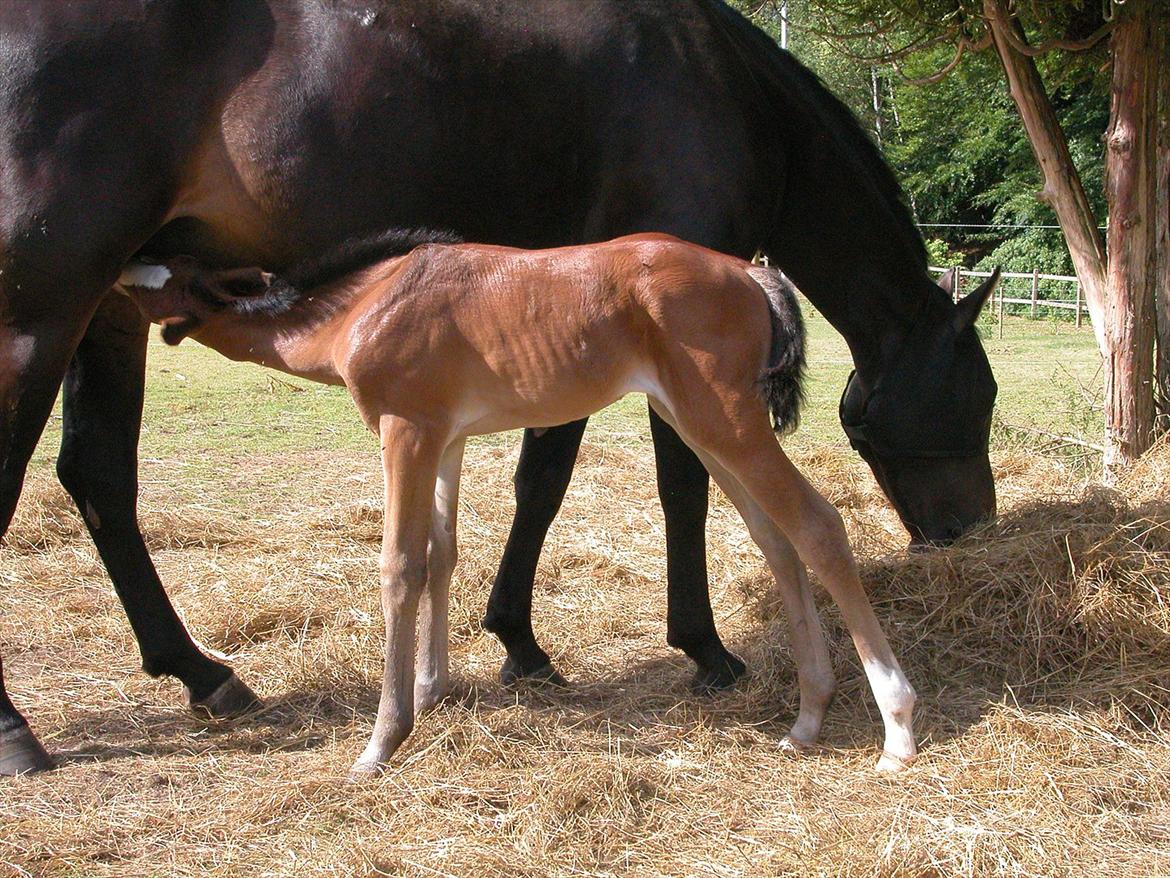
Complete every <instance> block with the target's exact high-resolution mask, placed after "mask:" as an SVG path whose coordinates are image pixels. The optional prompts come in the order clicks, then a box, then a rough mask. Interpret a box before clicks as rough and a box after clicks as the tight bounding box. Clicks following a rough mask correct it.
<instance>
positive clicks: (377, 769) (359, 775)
mask: <svg viewBox="0 0 1170 878" xmlns="http://www.w3.org/2000/svg"><path fill="white" fill-rule="evenodd" d="M385 771H386V766H385V765H384V764H382V763H381V762H367V761H366V760H364V759H359V760H358V761H357V762H355V763H354V764H353V766H352V767H351V768H350V769H349V774H347V775H346V776H345V782H346V783H365V782H366V781H368V780H373V779H375V778H378V777H381V776H382V775H383V774H384V773H385Z"/></svg>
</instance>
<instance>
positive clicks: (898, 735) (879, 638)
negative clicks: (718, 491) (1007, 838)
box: [672, 387, 918, 771]
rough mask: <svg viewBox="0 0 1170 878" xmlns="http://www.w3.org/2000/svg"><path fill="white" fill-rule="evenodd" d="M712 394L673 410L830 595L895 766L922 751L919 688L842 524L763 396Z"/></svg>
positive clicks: (886, 760)
mask: <svg viewBox="0 0 1170 878" xmlns="http://www.w3.org/2000/svg"><path fill="white" fill-rule="evenodd" d="M710 390H711V394H710V396H709V397H708V398H707V399H705V400H703V401H702V404H697V405H696V406H695V411H688V410H686V409H685V408H684V409H681V410H678V411H674V410H673V409H672V415H673V416H674V418H675V420H676V421H677V422H678V423H679V426H680V428H681V430H680V432H681V433H682V435H683V436H684V437H685V438H686V439H687V441H688V443H689V444H691V445H692V447H695V448H702V449H703V450H704V451H705V452H706V453H707V454H709V455H711V456H712V457H713V458H714V459H715V461H716V462H717V463H718V464H719V466H720V467H722V468H723V469H726V470H727V471H728V472H729V473H730V474H731V476H732V477H733V478H734V479H735V480H736V481H737V482H739V483H740V484H741V485H742V486H743V488H744V490H745V492H746V493H747V495H748V496H749V497H750V499H751V500H753V501H754V502H755V503H756V504H757V505H758V506H759V507H760V508H761V509H763V511H764V512H765V513H766V514H767V516H768V517H769V518H770V519H771V520H772V522H773V523H774V524H775V525H776V526H777V527H778V528H779V529H780V530H782V531H783V532H784V535H785V536H786V537H788V539H789V540H790V541H791V543H792V544H793V546H795V548H796V551H797V552H798V553H799V554H800V558H801V560H802V561H804V562H805V564H807V565H808V567H809V568H810V569H812V571H813V572H814V573H816V574H817V577H818V578H819V579H820V581H821V584H822V585H823V586H824V587H825V588H826V590H827V591H828V592H829V594H830V595H831V596H832V598H833V600H834V602H835V603H836V604H837V606H838V608H839V609H840V611H841V616H842V618H843V619H844V621H845V625H846V627H847V628H848V629H849V633H850V635H851V636H852V638H853V643H854V646H855V647H856V648H857V653H858V655H859V656H860V657H861V662H862V666H863V667H864V668H865V673H866V677H867V678H868V679H869V684H870V688H871V690H872V691H873V694H874V699H875V700H876V701H877V704H878V709H879V710H880V711H881V714H882V721H883V723H884V725H885V732H886V735H885V745H884V752H883V754H882V757H881V759H880V760H878V764H877V768H878V770H881V771H897V770H899V769H901V768H903V767H905V766H906V765H907V764H909V763H910V762H911V761H913V759H914V757H915V755H916V754H917V752H918V751H917V747H916V745H915V743H914V732H913V729H912V726H911V722H912V715H913V711H914V700H915V695H914V689H913V688H912V687H911V686H910V683H909V682H908V681H907V680H906V677H905V675H904V674H903V673H902V668H901V667H900V666H899V664H898V660H897V658H895V657H894V653H893V650H891V649H890V644H889V641H887V640H886V636H885V633H884V632H883V631H882V629H881V625H880V624H879V623H878V620H877V617H876V616H875V615H874V612H873V607H872V606H871V605H870V603H869V599H868V598H867V597H866V595H865V590H864V589H863V588H862V585H861V580H860V578H859V577H858V575H857V563H856V561H855V560H854V558H853V551H852V549H851V548H850V546H849V539H848V537H847V536H846V534H845V525H844V523H843V522H842V521H841V516H840V515H839V514H838V513H837V510H836V509H834V508H833V506H832V504H831V503H829V502H828V501H827V500H825V498H824V497H822V496H821V495H820V494H818V493H817V492H816V490H815V489H813V487H812V486H811V485H810V484H809V483H808V482H807V481H806V480H805V478H804V476H802V475H801V474H800V473H799V472H798V471H797V469H796V467H794V466H793V465H792V462H791V461H790V460H789V459H788V457H787V455H785V454H784V452H783V451H782V450H781V449H780V446H779V444H777V442H776V437H775V436H774V435H773V434H772V431H771V429H770V428H769V426H768V420H767V418H766V416H765V413H764V410H763V407H762V406H761V405H760V401H759V399H758V397H755V396H754V394H753V395H749V394H748V393H743V392H740V391H732V390H729V389H728V388H727V387H721V388H715V387H711V388H710Z"/></svg>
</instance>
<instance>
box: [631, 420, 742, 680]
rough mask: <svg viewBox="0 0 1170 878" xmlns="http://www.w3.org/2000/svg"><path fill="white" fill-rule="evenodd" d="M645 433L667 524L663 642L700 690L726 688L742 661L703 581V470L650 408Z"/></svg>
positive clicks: (705, 496)
mask: <svg viewBox="0 0 1170 878" xmlns="http://www.w3.org/2000/svg"><path fill="white" fill-rule="evenodd" d="M650 435H651V436H652V437H653V439H654V462H655V465H656V467H657V470H658V497H659V499H660V500H661V502H662V514H663V517H664V519H665V521H666V588H667V591H666V642H667V643H669V644H670V645H671V646H673V647H675V648H677V649H681V650H682V651H683V652H684V653H686V654H687V656H689V657H690V658H691V660H692V661H694V663H695V664H696V665H697V666H698V670H697V671H696V672H695V678H694V686H695V688H696V689H698V690H700V691H712V690H718V689H727V688H730V687H731V686H734V685H735V681H736V680H737V679H738V678H739V677H740V676H741V675H742V674H743V672H744V670H745V667H744V663H743V662H742V661H740V660H739V658H737V657H736V656H734V655H732V654H731V653H730V652H728V651H727V648H726V647H725V646H724V645H723V641H721V640H720V639H719V634H718V632H716V630H715V617H714V614H713V613H712V611H711V593H710V586H709V584H708V581H707V541H706V525H707V499H708V489H709V479H708V477H707V470H706V469H705V468H704V467H703V464H702V462H701V461H700V460H699V458H698V457H696V456H695V453H694V452H693V451H691V449H690V448H688V447H687V444H686V443H685V442H683V441H682V439H680V438H679V435H678V433H676V432H675V431H674V429H673V428H672V427H671V426H670V425H669V424H667V423H666V422H665V421H664V420H663V419H662V418H661V417H659V415H658V413H657V412H655V411H654V409H653V408H651V409H650Z"/></svg>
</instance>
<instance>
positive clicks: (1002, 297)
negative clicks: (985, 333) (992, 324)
mask: <svg viewBox="0 0 1170 878" xmlns="http://www.w3.org/2000/svg"><path fill="white" fill-rule="evenodd" d="M997 292H998V293H999V337H1000V338H1003V299H1004V290H1003V284H1000V285H999V290H997Z"/></svg>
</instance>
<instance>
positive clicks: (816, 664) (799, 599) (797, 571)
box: [698, 451, 837, 748]
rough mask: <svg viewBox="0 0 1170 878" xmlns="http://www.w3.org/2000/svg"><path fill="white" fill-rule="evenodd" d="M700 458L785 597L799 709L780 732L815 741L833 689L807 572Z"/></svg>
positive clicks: (757, 512) (752, 506)
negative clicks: (790, 724)
mask: <svg viewBox="0 0 1170 878" xmlns="http://www.w3.org/2000/svg"><path fill="white" fill-rule="evenodd" d="M698 455H699V459H700V460H702V461H703V465H704V466H706V467H707V471H708V472H710V473H711V477H712V478H713V479H715V482H716V483H717V484H718V485H719V487H720V488H722V489H723V493H725V494H726V495H727V497H728V499H729V500H731V502H732V503H733V504H734V505H735V508H736V509H737V510H738V511H739V514H740V516H741V517H742V518H743V520H744V524H746V525H747V529H748V533H750V534H751V537H752V539H753V540H754V541H755V543H756V545H757V546H759V547H760V551H762V552H763V553H764V558H765V559H766V560H767V562H768V567H769V568H771V570H772V576H773V577H774V578H775V580H776V586H777V588H779V590H780V596H781V598H782V600H783V601H784V611H785V614H786V615H787V616H788V642H789V644H790V645H791V646H792V655H793V658H794V660H795V662H796V676H797V680H798V681H799V683H800V712H799V713H798V714H797V717H796V722H795V723H793V725H792V728H791V729H790V730H789V732H788V734H787V735H786V736H785V742H786V743H787V744H788V745H789V746H793V747H796V748H800V747H807V746H809V745H811V744H815V743H816V741H817V738H819V737H820V733H821V725H822V724H823V723H824V720H825V711H826V710H827V709H828V707H829V702H830V701H832V700H833V692H834V691H835V690H836V688H837V681H836V678H835V677H834V676H833V663H832V661H831V660H830V658H829V648H828V646H827V644H826V643H825V633H824V631H823V629H822V628H821V619H820V615H819V614H818V613H817V607H816V604H815V603H814V602H813V597H812V589H811V588H810V587H809V582H808V575H807V573H806V572H805V569H804V565H803V564H802V563H801V562H800V557H799V556H798V555H797V554H796V551H795V549H793V547H792V543H790V542H788V538H787V537H785V536H784V534H783V533H782V532H781V531H780V529H779V528H777V527H776V525H775V524H774V523H773V522H772V519H770V518H769V517H768V515H767V513H765V512H764V510H763V509H761V508H760V506H759V504H757V503H756V502H755V501H754V500H752V499H751V497H750V496H749V495H748V493H747V491H746V490H745V489H744V487H743V485H741V484H740V483H739V480H738V479H736V478H735V477H733V476H732V475H731V473H729V472H727V470H725V469H724V468H723V467H722V466H720V465H719V463H718V462H716V460H715V459H714V458H713V457H711V455H709V454H707V453H706V452H702V451H700V452H698Z"/></svg>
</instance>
